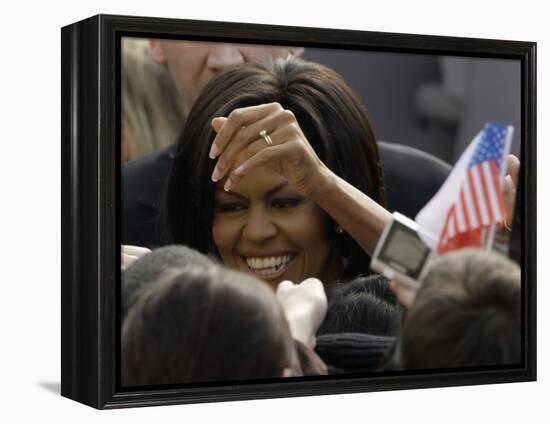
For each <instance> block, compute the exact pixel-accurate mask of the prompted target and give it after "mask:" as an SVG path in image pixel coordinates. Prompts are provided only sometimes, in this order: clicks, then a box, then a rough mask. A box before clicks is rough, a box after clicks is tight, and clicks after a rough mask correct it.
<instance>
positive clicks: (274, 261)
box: [246, 255, 292, 275]
mask: <svg viewBox="0 0 550 424" xmlns="http://www.w3.org/2000/svg"><path fill="white" fill-rule="evenodd" d="M291 260H292V255H284V256H271V257H267V258H253V257H250V258H246V264H247V265H248V268H249V269H250V270H251V271H253V272H255V273H257V274H260V275H269V274H273V273H275V272H279V271H280V270H281V269H282V268H283V267H284V266H286V265H287V264H288V263H289V262H290V261H291Z"/></svg>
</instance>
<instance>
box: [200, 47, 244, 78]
mask: <svg viewBox="0 0 550 424" xmlns="http://www.w3.org/2000/svg"><path fill="white" fill-rule="evenodd" d="M244 62H245V60H244V56H243V55H242V52H241V50H240V48H239V47H238V46H236V45H235V44H216V45H215V46H213V47H212V49H211V50H210V53H209V54H208V59H207V66H208V68H209V69H211V70H213V71H216V72H220V71H223V70H224V69H226V68H228V67H230V66H235V65H242V64H243V63H244Z"/></svg>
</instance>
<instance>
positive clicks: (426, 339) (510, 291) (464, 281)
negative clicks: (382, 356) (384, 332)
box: [401, 249, 521, 369]
mask: <svg viewBox="0 0 550 424" xmlns="http://www.w3.org/2000/svg"><path fill="white" fill-rule="evenodd" d="M401 357H402V362H403V363H402V365H403V368H404V369H410V368H458V367H468V366H487V365H503V364H517V363H519V362H520V359H521V283H520V269H519V267H518V266H517V265H516V264H515V263H514V262H512V261H511V260H509V259H507V258H505V257H504V256H500V255H498V254H495V253H491V252H487V251H483V250H480V249H464V250H459V251H457V252H452V253H449V254H447V255H444V256H442V258H441V259H440V260H438V262H437V263H436V264H435V265H434V266H433V268H432V269H430V270H429V271H428V274H427V275H426V277H425V279H424V281H423V284H422V286H421V287H420V289H419V290H418V293H417V294H416V298H415V301H414V303H413V305H412V307H411V308H410V309H409V310H408V311H407V314H406V317H405V320H404V322H403V329H402V337H401Z"/></svg>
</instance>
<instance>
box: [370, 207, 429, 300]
mask: <svg viewBox="0 0 550 424" xmlns="http://www.w3.org/2000/svg"><path fill="white" fill-rule="evenodd" d="M435 256H436V255H435V254H434V253H433V252H432V250H431V249H430V248H429V247H428V246H426V244H424V242H423V241H422V240H421V239H420V237H419V236H418V224H417V223H416V222H414V221H413V220H412V219H410V218H407V217H406V216H405V215H402V214H400V213H399V212H394V213H393V219H392V220H391V221H390V222H389V223H388V224H387V225H386V227H385V228H384V231H383V232H382V236H381V237H380V240H378V243H377V245H376V249H375V250H374V254H373V255H372V258H371V269H372V270H374V271H376V272H378V273H380V274H382V275H383V276H384V277H386V278H389V279H390V280H397V281H398V282H399V283H402V284H404V285H406V286H410V287H412V288H414V289H416V288H418V287H419V286H420V281H421V280H422V278H423V277H424V275H425V273H426V271H427V269H428V268H429V264H430V262H431V261H432V260H433V259H434V258H435Z"/></svg>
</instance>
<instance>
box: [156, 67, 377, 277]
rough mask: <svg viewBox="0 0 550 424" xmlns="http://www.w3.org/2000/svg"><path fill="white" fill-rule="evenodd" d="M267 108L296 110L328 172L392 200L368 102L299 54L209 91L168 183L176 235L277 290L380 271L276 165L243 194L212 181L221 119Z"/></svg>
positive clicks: (233, 74)
mask: <svg viewBox="0 0 550 424" xmlns="http://www.w3.org/2000/svg"><path fill="white" fill-rule="evenodd" d="M266 104H272V105H277V104H278V105H279V106H280V107H282V108H284V109H286V110H287V111H290V112H291V113H290V112H288V113H287V114H286V115H287V116H289V117H290V116H291V117H292V119H296V122H297V124H298V125H299V127H300V129H301V131H302V132H303V134H304V135H305V137H306V138H307V140H308V142H309V144H310V145H311V147H312V148H313V150H314V152H315V154H316V155H317V156H318V158H319V159H320V160H321V161H322V162H323V163H324V166H326V167H328V168H329V169H330V170H332V172H334V173H335V174H337V175H338V176H340V177H341V178H343V179H344V180H346V181H347V182H348V183H350V184H351V185H353V186H354V187H356V188H357V189H359V190H361V191H363V192H364V193H365V194H367V195H368V196H369V197H370V198H371V199H373V200H375V201H376V202H378V203H380V204H382V205H384V204H385V196H384V188H383V181H382V172H381V168H380V164H379V155H378V149H377V145H376V141H375V137H374V134H373V131H372V128H371V124H370V121H369V119H368V116H367V113H366V110H365V108H364V106H363V105H362V103H361V101H360V100H359V99H358V98H357V97H356V95H355V94H354V93H353V91H352V90H351V89H350V88H349V86H348V85H347V84H346V83H345V81H344V80H343V78H342V77H341V76H340V75H339V74H337V73H336V72H334V71H333V70H331V69H329V68H327V67H324V66H322V65H319V64H316V63H311V62H305V61H303V60H301V59H298V58H292V57H289V58H287V59H279V60H276V61H274V62H273V64H272V66H271V67H269V68H267V69H266V68H262V67H259V66H243V67H239V68H235V69H232V70H229V71H227V72H224V73H223V74H221V75H220V76H218V77H217V78H215V79H213V80H212V81H211V82H210V83H209V84H208V85H207V86H206V87H205V89H204V90H203V91H202V93H201V95H200V96H199V98H198V99H197V101H196V102H195V105H194V107H193V109H192V110H191V112H190V115H189V117H188V119H187V122H186V125H185V127H184V130H183V132H182V135H181V137H180V140H179V143H178V148H177V153H176V157H175V159H174V162H173V166H172V171H171V175H170V178H169V182H168V187H167V193H166V194H167V195H166V204H165V215H166V218H167V219H166V221H167V224H168V234H169V235H170V236H171V237H172V239H173V242H176V243H184V244H188V245H191V246H193V247H195V248H197V249H198V250H200V251H201V252H211V253H215V254H217V255H218V256H219V257H220V258H221V259H222V261H223V262H224V263H225V265H227V266H229V267H231V268H236V269H239V270H242V271H245V272H251V273H253V274H254V275H256V276H258V277H259V278H262V279H263V280H264V281H267V282H268V283H269V284H270V285H271V286H272V287H275V286H276V284H277V283H279V282H280V281H282V280H291V281H294V282H299V281H303V280H304V279H306V278H309V277H316V278H319V279H320V280H321V281H323V282H324V283H326V284H330V283H332V282H335V281H337V280H345V279H349V278H351V277H355V276H356V275H359V274H364V273H365V274H370V273H371V271H370V269H369V257H368V256H367V254H366V253H365V252H364V250H363V249H362V248H361V247H360V246H359V245H358V244H357V243H356V242H355V241H354V240H353V239H352V238H351V237H350V236H349V235H348V234H346V233H344V232H342V231H341V229H339V228H338V226H337V225H336V224H335V222H334V221H333V220H332V219H331V218H330V217H329V216H328V214H326V213H325V212H324V211H323V210H322V209H321V208H320V207H319V206H318V205H317V204H316V203H314V202H313V201H312V200H310V199H309V198H307V197H304V196H302V195H300V194H299V193H298V192H297V191H295V190H294V188H293V187H292V186H290V185H289V184H288V183H286V180H285V179H284V178H283V177H282V176H281V175H280V174H278V173H276V172H274V171H273V170H272V169H270V168H269V167H267V166H262V167H260V168H259V169H258V170H257V171H255V172H253V173H252V174H251V175H249V176H246V177H244V178H243V179H242V180H241V181H240V182H239V192H238V193H235V192H226V191H224V189H223V184H222V183H220V182H218V183H217V184H214V183H212V180H211V175H212V172H213V169H214V165H215V164H216V162H215V161H213V160H211V159H210V158H209V150H210V148H211V145H212V141H213V139H214V137H215V135H216V133H215V131H214V129H213V128H212V126H211V121H212V119H213V118H215V117H225V116H228V115H229V114H230V113H231V112H232V111H234V110H235V109H241V108H247V107H250V106H257V105H266ZM273 148H275V147H273ZM266 268H269V270H268V271H269V272H264V271H263V270H262V269H266Z"/></svg>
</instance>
